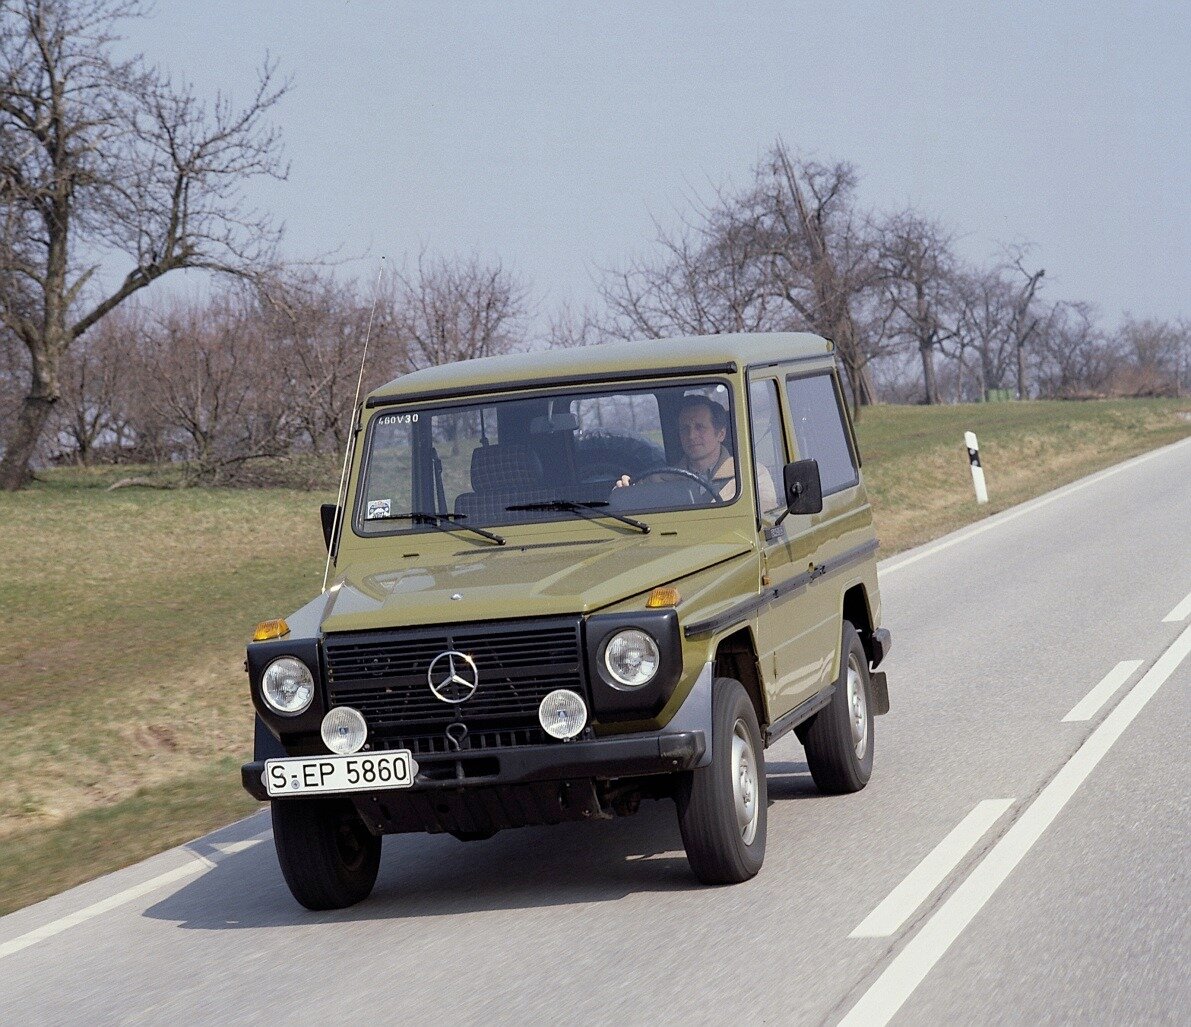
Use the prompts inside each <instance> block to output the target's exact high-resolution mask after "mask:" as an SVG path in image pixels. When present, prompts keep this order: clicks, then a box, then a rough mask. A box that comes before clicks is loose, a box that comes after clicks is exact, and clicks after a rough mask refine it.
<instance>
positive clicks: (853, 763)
mask: <svg viewBox="0 0 1191 1027" xmlns="http://www.w3.org/2000/svg"><path fill="white" fill-rule="evenodd" d="M801 737H802V744H803V747H804V748H805V749H806V762H807V766H808V767H809V768H810V772H811V777H812V778H814V781H815V785H816V786H817V787H818V789H819V791H821V792H823V793H825V794H827V795H844V794H846V793H848V792H858V791H860V789H861V788H863V787H864V786H865V785H866V784H868V779H869V778H870V777H871V776H872V773H873V690H872V685H871V683H870V682H869V677H868V655H867V654H866V653H865V651H864V643H862V642H861V641H860V636H859V635H858V634H857V633H856V629H855V628H854V627H852V625H851V624H850V623H848V621H844V634H843V641H842V645H841V647H840V676H839V678H838V679H837V681H836V683H835V694H834V695H833V696H832V697H831V702H830V703H828V704H827V705H826V706H825V707H824V708H823V709H821V710H820V711H819V712H818V713H816V714H815V715H814V716H813V717H812V718H811V719H810V721H809V722H808V724H807V728H806V731H805V732H804V733H803V734H802V736H801Z"/></svg>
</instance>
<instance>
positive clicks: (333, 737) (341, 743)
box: [322, 706, 368, 756]
mask: <svg viewBox="0 0 1191 1027" xmlns="http://www.w3.org/2000/svg"><path fill="white" fill-rule="evenodd" d="M322 736H323V741H324V742H326V743H327V748H328V749H330V750H331V752H337V753H339V755H340V756H350V755H351V754H352V753H353V752H359V751H360V747H361V746H362V745H363V744H364V739H366V738H367V737H368V725H367V724H365V723H364V715H363V714H362V713H361V712H360V711H359V710H353V709H352V708H351V707H350V706H336V707H335V708H334V709H333V710H331V711H330V712H329V713H328V714H327V715H326V716H325V717H323V726H322Z"/></svg>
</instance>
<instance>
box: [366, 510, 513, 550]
mask: <svg viewBox="0 0 1191 1027" xmlns="http://www.w3.org/2000/svg"><path fill="white" fill-rule="evenodd" d="M366 519H367V520H369V521H413V522H414V524H429V525H430V526H431V527H432V528H437V529H438V530H439V531H446V532H449V531H451V530H452V528H459V529H462V530H463V531H474V532H475V533H476V534H477V535H482V536H483V537H484V538H487V539H491V540H492V541H493V542H495V543H496V544H497V545H498V546H503V545H505V539H504V538H503V537H502V536H500V535H498V534H496V532H494V531H485V530H484V529H483V528H475V527H472V526H471V525H470V524H456V525H451V524H450V522H451V521H464V520H467V514H457V513H454V514H453V513H441V514H440V513H422V512H421V511H420V510H415V511H413V512H412V513H395V514H385V515H384V516H383V517H368V518H366ZM443 521H447V522H448V523H447V524H443Z"/></svg>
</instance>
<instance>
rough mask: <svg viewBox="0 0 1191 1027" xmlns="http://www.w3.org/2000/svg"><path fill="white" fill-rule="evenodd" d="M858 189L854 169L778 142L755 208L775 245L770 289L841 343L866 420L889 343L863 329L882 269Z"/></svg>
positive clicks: (762, 171)
mask: <svg viewBox="0 0 1191 1027" xmlns="http://www.w3.org/2000/svg"><path fill="white" fill-rule="evenodd" d="M856 183H857V174H856V169H855V168H854V167H853V166H852V165H851V164H849V163H847V162H845V161H840V162H837V163H835V164H823V163H820V162H818V161H815V160H811V159H808V158H804V157H795V156H793V155H791V154H790V152H789V151H788V150H787V148H786V146H785V144H784V143H783V142H782V141H781V140H778V142H777V143H776V144H775V145H774V147H773V149H772V150H771V151H770V154H769V158H768V160H767V161H766V162H765V163H764V164H763V165H762V167H761V168H760V169H759V174H758V181H757V186H756V191H755V196H754V201H753V202H754V204H756V205H757V208H758V209H757V212H756V221H757V224H758V225H759V226H760V228H761V230H762V232H763V233H764V234H765V235H766V236H767V237H768V241H769V261H770V281H771V283H772V285H773V287H774V288H775V290H776V291H777V293H778V295H780V296H781V298H782V299H783V300H784V301H785V303H786V304H788V306H789V308H790V309H791V312H792V313H793V314H794V315H796V316H797V318H799V319H801V320H802V321H803V322H805V325H806V326H807V327H809V328H810V329H812V330H813V331H817V332H819V333H820V334H822V335H825V336H826V337H827V338H829V339H831V340H832V342H834V343H835V347H836V354H837V355H838V357H839V360H840V362H841V363H842V364H843V366H844V370H845V371H846V372H847V378H848V383H849V386H850V389H851V393H852V405H853V410H854V412H855V413H856V414H857V415H858V414H859V412H860V408H861V407H862V406H866V405H868V404H870V403H872V402H874V401H875V399H876V395H875V390H874V386H873V381H872V375H871V372H870V370H869V367H868V365H869V362H870V361H871V360H872V359H873V358H874V357H875V356H876V355H877V353H878V351H879V349H880V346H881V344H882V341H883V340H882V339H880V338H879V337H876V336H872V335H869V336H865V335H862V334H861V332H860V331H859V329H858V327H857V318H856V307H857V305H858V304H859V303H860V302H862V299H861V297H862V295H863V294H864V293H865V292H866V291H867V290H868V289H870V288H871V287H872V284H873V276H874V266H873V249H872V238H871V235H870V233H869V231H868V221H867V218H865V217H864V216H863V215H861V214H860V213H858V212H857V210H856V205H855V191H856ZM866 343H867V345H866Z"/></svg>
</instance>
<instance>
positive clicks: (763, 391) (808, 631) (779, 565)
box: [749, 377, 825, 720]
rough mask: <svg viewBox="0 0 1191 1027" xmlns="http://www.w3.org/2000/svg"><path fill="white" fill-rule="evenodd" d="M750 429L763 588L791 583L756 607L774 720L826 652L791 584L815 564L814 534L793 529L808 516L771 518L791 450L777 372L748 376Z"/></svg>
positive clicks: (817, 673) (818, 673) (793, 702)
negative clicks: (821, 649) (819, 646)
mask: <svg viewBox="0 0 1191 1027" xmlns="http://www.w3.org/2000/svg"><path fill="white" fill-rule="evenodd" d="M749 430H750V435H751V451H752V460H753V487H754V491H755V493H756V502H757V513H758V524H759V526H758V535H759V537H758V543H759V545H760V549H761V575H762V577H761V590H762V591H771V590H773V589H777V590H779V591H781V589H782V588H783V586H785V587H787V588H790V589H791V591H789V592H788V593H787V594H786V595H785V596H782V597H779V598H778V599H776V600H775V601H774V602H770V603H768V604H767V605H765V606H764V607H762V608H761V611H760V613H759V614H758V618H757V645H758V648H759V649H760V657H761V660H762V661H763V665H764V668H765V679H766V692H767V696H766V699H767V704H768V707H769V716H770V719H771V720H776V719H777V718H778V717H780V716H782V714H784V713H788V712H789V711H790V710H792V709H793V708H794V707H795V706H797V705H798V704H799V703H800V702H802V701H803V700H805V699H807V698H809V697H810V696H811V695H813V694H814V693H815V692H816V691H818V689H819V688H820V687H821V681H822V678H823V673H824V667H823V660H824V657H825V654H824V653H821V652H819V651H817V649H816V647H815V645H814V644H813V642H814V640H815V637H816V633H817V632H816V628H817V627H818V625H817V624H816V623H815V621H816V619H817V618H815V617H814V616H813V615H811V611H810V610H809V609H808V608H807V604H806V603H805V602H799V601H798V597H799V596H805V589H800V588H797V587H795V579H796V578H799V577H800V576H805V575H806V573H807V572H808V570H809V569H810V568H811V566H812V565H813V561H814V556H815V542H814V538H813V536H812V533H810V532H799V531H798V530H797V527H796V524H797V522H800V521H804V520H806V518H801V517H799V518H794V517H788V518H786V519H784V520H783V521H782V523H781V524H778V523H777V519H778V517H780V516H781V514H782V512H783V511H784V510H785V503H784V501H783V500H782V488H781V482H782V470H783V468H784V467H785V465H786V464H787V463H788V462H789V460H790V455H789V448H788V446H787V442H786V439H787V432H786V430H785V425H784V422H783V412H782V404H781V401H780V389H779V384H778V380H777V378H776V377H773V378H770V377H757V378H753V379H751V380H750V381H749ZM791 522H795V524H792V523H791ZM792 528H793V529H794V530H793V532H791V529H792Z"/></svg>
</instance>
